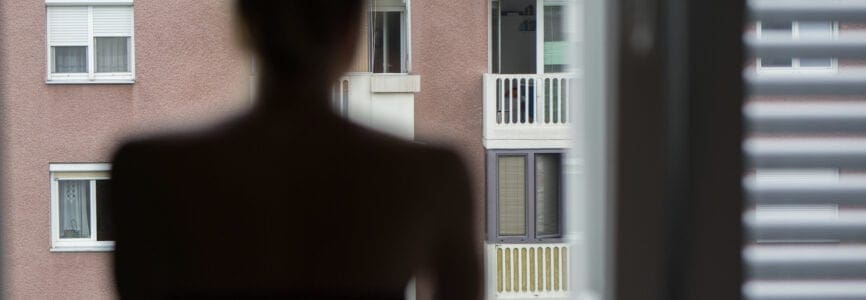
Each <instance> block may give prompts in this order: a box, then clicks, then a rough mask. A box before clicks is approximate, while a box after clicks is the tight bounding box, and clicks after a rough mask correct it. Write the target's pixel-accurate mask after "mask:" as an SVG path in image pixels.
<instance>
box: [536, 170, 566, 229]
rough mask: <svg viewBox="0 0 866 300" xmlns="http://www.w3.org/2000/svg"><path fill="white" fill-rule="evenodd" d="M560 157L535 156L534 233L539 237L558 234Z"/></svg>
mask: <svg viewBox="0 0 866 300" xmlns="http://www.w3.org/2000/svg"><path fill="white" fill-rule="evenodd" d="M559 165H560V155H559V154H538V155H536V156H535V231H536V233H537V234H538V235H539V236H544V235H558V234H559V197H560V185H559V184H560V180H559V172H560V168H559Z"/></svg>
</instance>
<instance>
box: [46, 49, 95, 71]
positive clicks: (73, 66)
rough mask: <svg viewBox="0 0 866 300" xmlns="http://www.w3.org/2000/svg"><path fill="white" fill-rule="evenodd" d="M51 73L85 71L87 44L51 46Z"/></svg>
mask: <svg viewBox="0 0 866 300" xmlns="http://www.w3.org/2000/svg"><path fill="white" fill-rule="evenodd" d="M51 51H52V52H53V53H52V56H53V58H54V70H52V71H53V73H87V46H54V47H51Z"/></svg>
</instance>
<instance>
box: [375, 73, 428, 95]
mask: <svg viewBox="0 0 866 300" xmlns="http://www.w3.org/2000/svg"><path fill="white" fill-rule="evenodd" d="M420 91H421V76H420V75H406V74H373V75H371V76H370V92H373V93H417V92H420Z"/></svg>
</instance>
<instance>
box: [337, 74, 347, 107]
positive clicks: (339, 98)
mask: <svg viewBox="0 0 866 300" xmlns="http://www.w3.org/2000/svg"><path fill="white" fill-rule="evenodd" d="M343 92H344V91H343V80H340V96H339V97H337V99H338V100H339V101H340V103H339V105H338V107H339V108H340V115H343V113H344V112H345V111H346V108H345V107H343Z"/></svg>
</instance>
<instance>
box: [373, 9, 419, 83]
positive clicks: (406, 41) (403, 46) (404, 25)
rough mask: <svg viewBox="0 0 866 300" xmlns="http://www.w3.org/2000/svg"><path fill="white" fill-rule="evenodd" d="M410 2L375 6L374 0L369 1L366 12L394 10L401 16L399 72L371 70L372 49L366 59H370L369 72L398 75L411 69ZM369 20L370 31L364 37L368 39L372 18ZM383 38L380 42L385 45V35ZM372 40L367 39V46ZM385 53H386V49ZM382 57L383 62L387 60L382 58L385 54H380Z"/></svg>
mask: <svg viewBox="0 0 866 300" xmlns="http://www.w3.org/2000/svg"><path fill="white" fill-rule="evenodd" d="M410 3H411V1H410V0H403V4H402V5H399V6H394V5H383V6H376V5H374V1H370V4H369V9H368V10H367V13H369V14H372V13H375V12H395V11H396V12H400V13H401V16H400V36H401V37H402V39H403V42H402V43H400V52H401V55H400V72H382V73H374V72H373V70H374V66H373V63H374V61H373V58H374V57H375V56H376V53H375V52H374V51H369V52H370V54H369V56H370V57H368V58H367V59H368V60H369V61H370V64H369V68H370V73H372V74H398V75H407V74H409V72H410V69H411V65H410V63H411V57H412V54H411V49H412V47H411V43H412V39H411V35H412V33H411V31H410V30H411V24H410V23H411V20H412V18H411V17H410V7H411V4H410ZM370 22H371V23H370V32H367V36H366V38H368V39H369V38H370V37H371V35H370V33H371V32H372V31H373V30H374V28H373V24H372V20H371V21H370ZM383 27H384V25H383ZM383 38H385V39H384V40H383V42H382V44H383V45H387V43H388V41H387V35H386V36H384V37H383ZM374 42H375V41H373V40H372V39H371V40H370V41H369V45H370V46H369V47H372V45H373V44H374ZM385 53H387V50H386V52H385ZM382 57H383V63H384V61H387V59H384V57H385V55H382ZM383 69H384V68H383Z"/></svg>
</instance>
